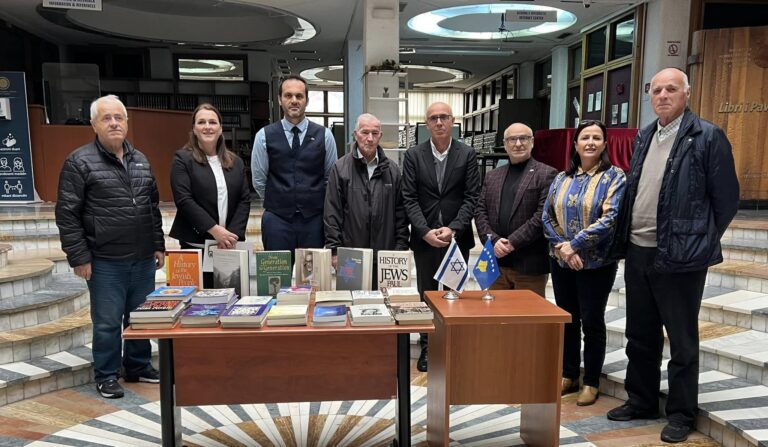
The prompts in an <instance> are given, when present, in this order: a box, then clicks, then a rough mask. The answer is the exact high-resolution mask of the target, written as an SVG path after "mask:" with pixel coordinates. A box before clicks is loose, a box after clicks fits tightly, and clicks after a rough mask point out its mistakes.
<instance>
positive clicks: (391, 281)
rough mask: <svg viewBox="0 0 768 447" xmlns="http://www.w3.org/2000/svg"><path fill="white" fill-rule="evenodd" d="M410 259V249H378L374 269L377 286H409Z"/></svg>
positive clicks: (411, 255) (411, 257)
mask: <svg viewBox="0 0 768 447" xmlns="http://www.w3.org/2000/svg"><path fill="white" fill-rule="evenodd" d="M412 259H413V252H412V251H410V250H380V251H379V252H378V256H377V261H378V262H377V269H376V270H377V271H376V279H377V280H378V282H379V288H381V287H408V286H410V285H411V268H412V262H413V261H412Z"/></svg>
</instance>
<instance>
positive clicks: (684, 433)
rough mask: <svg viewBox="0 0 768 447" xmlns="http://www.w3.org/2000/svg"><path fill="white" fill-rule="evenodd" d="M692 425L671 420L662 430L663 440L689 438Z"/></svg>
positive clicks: (674, 440)
mask: <svg viewBox="0 0 768 447" xmlns="http://www.w3.org/2000/svg"><path fill="white" fill-rule="evenodd" d="M690 433H691V427H690V426H688V425H683V424H680V423H678V422H670V423H669V424H667V426H666V427H664V429H663V430H662V431H661V440H662V441H664V442H683V441H685V440H686V439H688V435H689V434H690Z"/></svg>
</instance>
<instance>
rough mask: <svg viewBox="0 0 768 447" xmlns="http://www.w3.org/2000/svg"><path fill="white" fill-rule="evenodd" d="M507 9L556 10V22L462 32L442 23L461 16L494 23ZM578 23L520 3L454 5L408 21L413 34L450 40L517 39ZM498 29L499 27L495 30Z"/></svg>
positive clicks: (564, 14) (559, 13)
mask: <svg viewBox="0 0 768 447" xmlns="http://www.w3.org/2000/svg"><path fill="white" fill-rule="evenodd" d="M508 10H516V11H555V12H556V13H557V21H556V22H546V23H538V22H537V23H530V24H520V23H518V22H515V25H519V26H515V27H514V29H507V27H506V26H504V25H503V26H501V27H500V28H502V30H501V31H483V32H480V31H461V30H455V29H450V28H447V27H445V26H443V24H442V22H443V21H445V20H447V19H454V18H457V17H462V16H470V15H471V16H477V15H485V14H490V15H492V16H493V20H494V21H495V20H496V18H497V17H498V14H505V13H506V12H507V11H508ZM575 23H576V16H575V15H574V14H572V13H570V12H568V11H564V10H562V9H558V8H552V7H549V6H541V5H527V4H519V3H509V4H496V3H494V4H484V5H470V6H455V7H451V8H444V9H437V10H435V11H430V12H425V13H423V14H419V15H417V16H416V17H413V18H412V19H410V20H409V21H408V27H409V28H410V29H412V30H414V31H417V32H420V33H425V34H431V35H433V36H440V37H448V38H454V39H474V40H502V39H514V38H518V37H529V36H538V35H542V34H549V33H554V32H556V31H561V30H563V29H566V28H568V27H570V26H572V25H573V24H575ZM496 29H497V30H498V28H496Z"/></svg>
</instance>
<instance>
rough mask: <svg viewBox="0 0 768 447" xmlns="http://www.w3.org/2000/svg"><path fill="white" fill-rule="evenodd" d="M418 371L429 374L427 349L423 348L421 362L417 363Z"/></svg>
mask: <svg viewBox="0 0 768 447" xmlns="http://www.w3.org/2000/svg"><path fill="white" fill-rule="evenodd" d="M416 369H418V370H419V371H421V372H427V347H426V346H424V347H423V348H421V355H420V356H419V361H417V362H416Z"/></svg>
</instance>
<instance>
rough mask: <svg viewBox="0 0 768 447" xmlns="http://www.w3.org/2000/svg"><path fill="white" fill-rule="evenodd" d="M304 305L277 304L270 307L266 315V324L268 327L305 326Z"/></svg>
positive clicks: (305, 309) (306, 308)
mask: <svg viewBox="0 0 768 447" xmlns="http://www.w3.org/2000/svg"><path fill="white" fill-rule="evenodd" d="M308 309H309V306H307V305H306V304H279V305H277V306H272V308H271V309H269V314H268V315H267V324H268V325H270V326H306V325H307V310H308Z"/></svg>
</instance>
